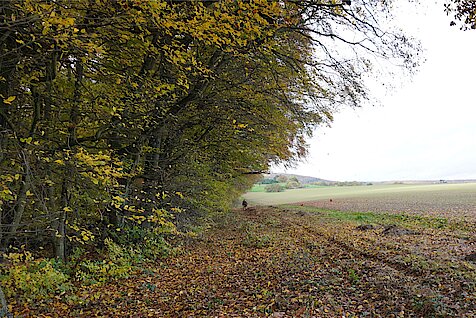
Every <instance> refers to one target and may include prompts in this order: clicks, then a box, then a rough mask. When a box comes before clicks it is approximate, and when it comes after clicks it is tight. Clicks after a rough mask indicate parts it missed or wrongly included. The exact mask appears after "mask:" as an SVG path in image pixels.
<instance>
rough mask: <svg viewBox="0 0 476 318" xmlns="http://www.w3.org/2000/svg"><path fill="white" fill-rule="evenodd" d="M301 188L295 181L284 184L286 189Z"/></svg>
mask: <svg viewBox="0 0 476 318" xmlns="http://www.w3.org/2000/svg"><path fill="white" fill-rule="evenodd" d="M300 187H301V184H300V183H299V182H296V181H289V182H288V183H286V189H298V188H300Z"/></svg>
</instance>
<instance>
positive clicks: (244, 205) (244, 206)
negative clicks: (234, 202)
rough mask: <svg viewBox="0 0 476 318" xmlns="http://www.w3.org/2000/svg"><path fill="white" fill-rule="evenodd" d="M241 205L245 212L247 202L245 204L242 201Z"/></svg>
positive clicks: (244, 201)
mask: <svg viewBox="0 0 476 318" xmlns="http://www.w3.org/2000/svg"><path fill="white" fill-rule="evenodd" d="M241 205H242V206H243V210H246V208H247V207H248V202H246V200H243V202H241Z"/></svg>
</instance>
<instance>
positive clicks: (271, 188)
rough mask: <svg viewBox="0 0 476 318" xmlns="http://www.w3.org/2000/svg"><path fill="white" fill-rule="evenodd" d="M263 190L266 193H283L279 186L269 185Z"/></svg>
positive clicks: (281, 187)
mask: <svg viewBox="0 0 476 318" xmlns="http://www.w3.org/2000/svg"><path fill="white" fill-rule="evenodd" d="M264 190H265V191H266V192H282V191H284V187H283V186H282V185H280V184H277V183H275V184H269V185H267V186H266V187H264Z"/></svg>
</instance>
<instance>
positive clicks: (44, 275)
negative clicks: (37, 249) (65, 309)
mask: <svg viewBox="0 0 476 318" xmlns="http://www.w3.org/2000/svg"><path fill="white" fill-rule="evenodd" d="M6 259H7V260H9V261H10V262H9V264H2V267H1V269H2V273H1V275H0V280H1V282H2V286H3V287H4V292H5V296H6V297H7V298H12V297H14V298H15V300H16V301H26V302H29V303H37V302H39V301H41V300H45V299H48V298H51V296H52V295H54V294H61V293H63V292H66V291H68V290H71V289H72V288H73V286H72V284H71V282H69V276H68V275H67V274H65V273H64V272H63V271H62V270H61V269H64V266H63V263H61V262H60V261H58V260H56V259H34V258H33V256H32V255H31V253H30V252H24V253H10V254H8V255H7V256H6Z"/></svg>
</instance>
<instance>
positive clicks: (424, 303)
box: [53, 193, 476, 317]
mask: <svg viewBox="0 0 476 318" xmlns="http://www.w3.org/2000/svg"><path fill="white" fill-rule="evenodd" d="M469 194H470V195H472V194H471V193H469ZM410 197H411V196H408V200H407V201H401V202H408V203H401V205H402V206H401V207H400V208H398V209H397V208H395V210H393V208H392V207H396V206H397V205H398V204H397V203H395V202H393V201H392V200H391V199H390V197H389V199H388V200H385V199H383V198H382V199H379V200H373V201H365V200H366V199H365V198H362V197H361V198H353V199H352V198H346V199H344V198H337V199H335V198H333V200H332V202H330V201H329V199H327V200H322V201H318V202H308V203H302V205H301V203H297V204H292V205H280V206H271V205H268V206H251V207H249V208H248V209H247V210H246V211H243V210H241V209H237V210H235V211H233V213H230V214H226V215H221V216H218V217H216V218H215V220H214V222H213V225H212V227H211V228H210V229H209V230H208V231H206V232H205V233H203V234H202V235H200V236H198V237H196V238H193V239H189V240H186V241H185V243H184V245H183V246H182V252H181V253H179V254H178V255H177V256H176V257H172V258H169V259H167V260H165V261H163V262H162V263H160V264H156V266H153V267H151V268H150V269H148V270H144V271H143V272H141V273H138V274H137V276H135V277H131V278H129V279H128V280H121V281H117V282H115V283H112V284H109V285H107V286H103V287H101V289H100V290H95V289H94V288H90V289H89V290H87V291H86V292H85V295H86V296H85V297H88V296H87V295H94V301H91V302H86V303H87V304H86V305H84V306H81V307H69V308H66V307H67V306H63V307H62V310H63V311H62V312H58V313H53V315H58V316H59V315H62V316H65V313H67V314H66V315H69V316H81V317H93V316H102V317H109V316H110V317H113V316H121V317H146V316H152V317H476V257H474V255H472V253H474V252H476V224H475V222H474V219H475V218H474V215H472V214H471V211H472V210H471V208H472V209H474V206H471V204H468V202H469V201H465V204H468V205H467V206H468V207H469V208H468V210H464V209H461V210H448V211H447V210H446V209H444V208H442V209H440V210H434V211H433V210H432V211H425V210H424V209H423V210H418V207H419V205H418V204H417V203H415V202H414V205H410V203H412V200H411V199H410ZM367 199H368V198H367ZM466 199H467V200H470V199H469V198H466ZM250 201H251V200H250ZM377 202H381V205H380V208H379V207H378V205H377ZM407 204H408V205H407ZM435 206H437V204H436V205H435ZM413 207H414V208H413ZM329 208H331V209H329ZM339 209H340V210H339ZM438 211H440V212H438ZM426 212H431V213H426ZM440 213H441V214H440ZM55 307H56V306H55ZM59 307H60V306H57V307H56V308H59Z"/></svg>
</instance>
